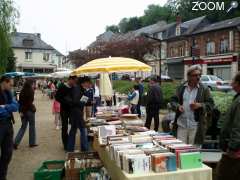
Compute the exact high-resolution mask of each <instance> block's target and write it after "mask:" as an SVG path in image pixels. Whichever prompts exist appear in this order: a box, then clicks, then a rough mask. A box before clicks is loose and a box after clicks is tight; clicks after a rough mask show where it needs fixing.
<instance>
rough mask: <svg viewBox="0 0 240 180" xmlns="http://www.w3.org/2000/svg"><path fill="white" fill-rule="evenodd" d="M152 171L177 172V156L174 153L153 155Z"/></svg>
mask: <svg viewBox="0 0 240 180" xmlns="http://www.w3.org/2000/svg"><path fill="white" fill-rule="evenodd" d="M151 160H152V170H153V171H155V172H167V171H176V170H177V163H176V155H175V154H173V153H159V154H152V155H151Z"/></svg>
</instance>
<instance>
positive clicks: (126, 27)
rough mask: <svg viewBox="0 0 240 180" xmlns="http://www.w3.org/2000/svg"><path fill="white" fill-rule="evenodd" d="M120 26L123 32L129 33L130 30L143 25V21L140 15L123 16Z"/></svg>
mask: <svg viewBox="0 0 240 180" xmlns="http://www.w3.org/2000/svg"><path fill="white" fill-rule="evenodd" d="M118 27H119V29H120V32H121V33H127V32H129V31H134V30H137V29H139V28H141V27H142V23H141V20H140V18H138V17H131V18H123V19H122V20H121V21H120V22H119V24H118Z"/></svg>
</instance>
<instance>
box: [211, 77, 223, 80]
mask: <svg viewBox="0 0 240 180" xmlns="http://www.w3.org/2000/svg"><path fill="white" fill-rule="evenodd" d="M210 79H211V80H212V81H222V79H220V78H219V77H217V76H210Z"/></svg>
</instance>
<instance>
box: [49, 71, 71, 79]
mask: <svg viewBox="0 0 240 180" xmlns="http://www.w3.org/2000/svg"><path fill="white" fill-rule="evenodd" d="M71 73H72V71H59V72H54V73H51V74H50V76H51V77H53V78H65V77H69V76H70V74H71Z"/></svg>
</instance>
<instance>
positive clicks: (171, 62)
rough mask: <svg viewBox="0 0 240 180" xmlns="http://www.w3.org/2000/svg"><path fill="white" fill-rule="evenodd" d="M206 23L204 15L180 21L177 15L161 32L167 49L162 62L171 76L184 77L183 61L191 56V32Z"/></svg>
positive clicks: (174, 77) (207, 22) (175, 77)
mask: <svg viewBox="0 0 240 180" xmlns="http://www.w3.org/2000/svg"><path fill="white" fill-rule="evenodd" d="M208 24H209V21H208V20H207V18H206V17H205V16H202V17H198V18H195V19H192V20H189V21H186V22H182V21H181V18H180V17H177V19H176V22H175V23H172V24H170V26H169V27H168V28H166V29H165V30H164V31H163V32H161V34H162V35H161V36H162V41H163V42H165V44H166V45H165V46H166V49H167V50H166V54H165V57H164V60H163V62H164V64H165V67H166V69H167V73H168V75H169V76H170V77H171V78H173V79H183V78H184V77H186V68H185V64H184V61H185V59H186V58H187V57H191V48H192V47H191V46H190V42H191V41H192V40H191V38H192V33H193V32H194V31H195V30H197V29H199V28H200V27H205V26H206V25H208ZM159 36H160V35H159Z"/></svg>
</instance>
